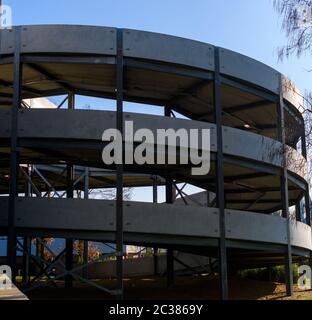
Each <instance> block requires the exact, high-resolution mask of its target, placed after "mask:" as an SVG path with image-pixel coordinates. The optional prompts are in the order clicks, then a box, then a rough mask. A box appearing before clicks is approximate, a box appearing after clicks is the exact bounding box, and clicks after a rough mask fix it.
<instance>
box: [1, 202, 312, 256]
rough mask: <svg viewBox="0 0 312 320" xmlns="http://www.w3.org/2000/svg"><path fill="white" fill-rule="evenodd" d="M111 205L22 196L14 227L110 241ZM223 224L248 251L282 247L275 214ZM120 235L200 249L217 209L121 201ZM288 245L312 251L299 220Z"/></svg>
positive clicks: (214, 225)
mask: <svg viewBox="0 0 312 320" xmlns="http://www.w3.org/2000/svg"><path fill="white" fill-rule="evenodd" d="M0 204H1V206H0V228H3V227H4V228H5V227H6V225H7V216H6V213H7V207H8V199H7V198H0ZM115 205H116V203H115V201H108V200H78V199H40V198H37V199H30V198H28V199H27V198H21V199H17V200H16V209H17V210H16V222H15V224H16V227H17V228H21V229H28V230H29V233H30V234H31V233H32V232H33V233H34V234H35V233H36V232H39V233H40V234H42V235H44V236H46V237H54V236H57V235H59V234H60V232H61V233H64V232H66V231H69V232H72V234H74V235H75V237H77V238H79V239H83V238H85V237H87V238H88V237H91V239H92V240H107V241H114V240H115V235H114V233H115V230H116V217H115V210H116V208H115ZM190 211H191V212H192V214H190ZM43 212H44V214H42V213H43ZM168 220H170V223H168ZM226 225H227V230H226V237H227V239H228V240H239V241H240V242H241V243H244V242H246V243H249V244H250V246H251V247H252V245H253V244H254V245H255V244H256V245H257V246H258V247H259V245H262V247H263V248H264V249H265V248H266V245H272V244H274V245H286V244H287V237H286V219H284V218H282V217H279V216H274V215H263V214H258V213H254V212H246V211H237V210H226ZM90 232H91V233H90ZM124 232H125V235H126V238H127V241H128V242H129V243H131V242H135V241H137V239H138V238H140V239H141V243H142V244H146V245H148V244H149V243H151V242H153V241H154V242H155V243H159V242H163V241H166V240H163V239H167V243H165V244H166V245H168V244H175V245H177V244H180V245H181V244H183V238H185V240H186V242H191V243H193V244H196V245H198V246H205V245H207V241H208V240H209V239H218V238H219V237H220V232H219V210H218V209H217V208H207V207H206V208H205V207H192V206H185V205H171V204H158V205H157V204H152V203H143V202H133V201H131V202H127V201H125V202H124ZM92 233H93V236H92ZM160 239H161V240H160ZM181 239H182V240H181ZM291 244H292V246H294V247H297V248H299V249H304V250H312V241H311V228H310V227H309V226H307V225H305V224H303V223H300V222H294V223H292V224H291ZM237 246H238V245H237ZM232 247H235V242H234V244H232ZM238 247H239V246H238Z"/></svg>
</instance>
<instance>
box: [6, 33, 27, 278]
mask: <svg viewBox="0 0 312 320" xmlns="http://www.w3.org/2000/svg"><path fill="white" fill-rule="evenodd" d="M20 50H21V28H20V27H15V29H14V66H13V105H12V108H11V154H10V182H9V188H10V194H9V208H8V209H9V210H8V238H7V264H8V265H9V266H10V267H11V270H12V282H13V283H15V276H16V233H15V199H16V198H17V197H18V175H19V151H18V110H19V108H20V105H21V100H22V98H21V96H22V78H23V75H22V69H23V66H22V63H21V53H20Z"/></svg>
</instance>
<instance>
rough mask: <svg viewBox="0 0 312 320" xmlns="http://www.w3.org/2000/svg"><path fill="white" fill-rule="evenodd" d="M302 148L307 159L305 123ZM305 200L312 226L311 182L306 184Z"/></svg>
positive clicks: (307, 216)
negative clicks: (311, 206)
mask: <svg viewBox="0 0 312 320" xmlns="http://www.w3.org/2000/svg"><path fill="white" fill-rule="evenodd" d="M301 149H302V155H303V157H304V158H305V159H307V156H308V154H307V142H306V132H305V124H304V125H303V134H302V136H301ZM304 201H305V212H306V218H307V224H308V225H309V226H311V211H310V210H311V208H310V189H309V183H307V184H306V191H305V193H304Z"/></svg>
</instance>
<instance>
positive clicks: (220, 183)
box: [213, 48, 228, 300]
mask: <svg viewBox="0 0 312 320" xmlns="http://www.w3.org/2000/svg"><path fill="white" fill-rule="evenodd" d="M219 50H220V49H219V48H215V73H214V86H213V91H214V92H213V96H214V117H215V123H216V133H217V158H216V197H217V207H218V208H219V230H220V239H219V278H220V292H221V299H222V300H227V299H228V266H227V247H226V226H225V196H224V172H223V132H222V105H221V77H220V57H219Z"/></svg>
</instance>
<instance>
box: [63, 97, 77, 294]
mask: <svg viewBox="0 0 312 320" xmlns="http://www.w3.org/2000/svg"><path fill="white" fill-rule="evenodd" d="M68 109H70V110H73V109H75V95H74V93H73V92H70V93H69V94H68ZM66 185H67V198H70V199H71V198H73V197H74V166H73V165H71V164H68V165H67V170H66ZM65 242H66V244H65V246H66V250H65V267H66V270H67V271H70V270H72V269H73V239H66V240H65ZM72 286H73V277H72V275H70V274H67V275H66V276H65V287H66V288H71V287H72Z"/></svg>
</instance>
